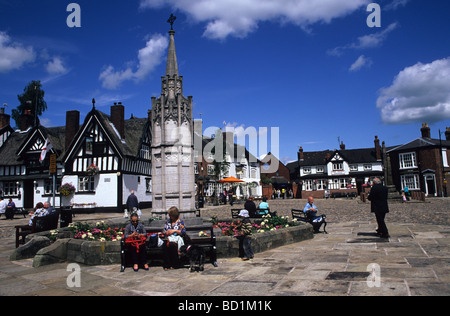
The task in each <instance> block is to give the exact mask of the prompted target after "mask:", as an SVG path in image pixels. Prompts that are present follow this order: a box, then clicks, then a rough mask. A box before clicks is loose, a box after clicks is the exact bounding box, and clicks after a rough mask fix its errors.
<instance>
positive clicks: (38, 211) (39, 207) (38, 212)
mask: <svg viewBox="0 0 450 316" xmlns="http://www.w3.org/2000/svg"><path fill="white" fill-rule="evenodd" d="M34 210H35V211H34V212H33V213H30V214H29V215H30V216H31V219H30V221H29V222H28V225H29V226H33V219H34V218H35V217H42V216H45V215H48V211H47V209H45V208H44V204H42V203H41V202H39V203H38V204H36V207H35V208H34Z"/></svg>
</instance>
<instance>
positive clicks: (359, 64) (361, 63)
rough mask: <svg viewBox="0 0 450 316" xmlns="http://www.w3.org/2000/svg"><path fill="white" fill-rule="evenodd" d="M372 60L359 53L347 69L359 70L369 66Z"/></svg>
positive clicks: (351, 70)
mask: <svg viewBox="0 0 450 316" xmlns="http://www.w3.org/2000/svg"><path fill="white" fill-rule="evenodd" d="M372 64H373V62H372V59H370V58H368V57H366V56H364V55H361V56H359V58H358V59H357V60H356V61H355V62H354V63H353V65H351V67H350V69H349V71H350V72H356V71H358V70H361V69H362V68H364V67H370V66H372Z"/></svg>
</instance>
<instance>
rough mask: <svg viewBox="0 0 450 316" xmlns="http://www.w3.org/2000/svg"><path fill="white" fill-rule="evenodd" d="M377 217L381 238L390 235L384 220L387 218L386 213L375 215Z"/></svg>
mask: <svg viewBox="0 0 450 316" xmlns="http://www.w3.org/2000/svg"><path fill="white" fill-rule="evenodd" d="M375 217H376V219H377V223H378V229H377V231H378V233H379V234H380V235H381V236H387V235H389V232H388V229H387V226H386V223H385V221H384V219H385V218H386V213H375Z"/></svg>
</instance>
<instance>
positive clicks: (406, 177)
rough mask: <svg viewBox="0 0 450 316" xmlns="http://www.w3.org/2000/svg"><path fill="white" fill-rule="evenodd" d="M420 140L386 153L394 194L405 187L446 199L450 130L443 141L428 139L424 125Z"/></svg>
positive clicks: (449, 176)
mask: <svg viewBox="0 0 450 316" xmlns="http://www.w3.org/2000/svg"><path fill="white" fill-rule="evenodd" d="M421 133H422V137H420V138H417V139H415V140H413V141H411V142H409V143H406V144H404V145H400V146H397V147H394V148H392V149H390V150H388V151H387V154H388V155H389V159H390V162H391V166H392V179H393V182H394V185H395V186H396V187H397V190H399V191H401V190H403V189H404V188H405V187H408V189H409V190H410V191H421V192H424V193H425V195H426V196H428V197H431V196H447V195H448V193H449V192H450V185H449V183H448V180H449V179H450V128H449V127H447V130H446V132H445V139H433V138H431V129H430V127H429V126H428V124H427V123H425V124H423V125H422V128H421Z"/></svg>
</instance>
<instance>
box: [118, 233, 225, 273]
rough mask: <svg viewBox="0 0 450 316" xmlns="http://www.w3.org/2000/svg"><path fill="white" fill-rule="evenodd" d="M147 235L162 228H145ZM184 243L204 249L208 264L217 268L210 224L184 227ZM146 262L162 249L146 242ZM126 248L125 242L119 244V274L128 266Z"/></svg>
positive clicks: (158, 254) (215, 249)
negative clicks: (205, 233)
mask: <svg viewBox="0 0 450 316" xmlns="http://www.w3.org/2000/svg"><path fill="white" fill-rule="evenodd" d="M145 230H146V231H147V234H149V235H151V234H157V233H160V232H162V231H163V228H162V227H145ZM201 231H207V233H208V235H209V236H208V237H200V236H199V233H200V232H201ZM184 240H185V243H186V244H187V245H196V246H198V247H200V248H203V249H205V254H206V255H209V258H210V263H211V264H212V265H213V266H214V267H217V248H216V236H215V235H214V228H213V226H212V225H211V224H209V225H193V226H188V227H186V235H185V236H184ZM146 250H147V255H148V257H147V260H149V259H150V260H153V259H155V258H158V256H159V257H161V255H162V247H161V248H158V247H149V243H148V241H147V244H146ZM127 253H128V247H127V246H126V244H125V240H122V242H121V269H120V272H124V271H125V268H126V267H127V266H129V265H128V258H127V255H128V254H127Z"/></svg>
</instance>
